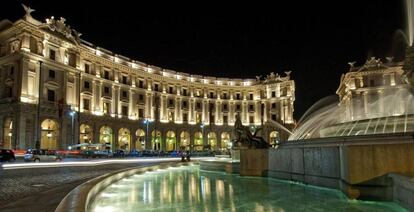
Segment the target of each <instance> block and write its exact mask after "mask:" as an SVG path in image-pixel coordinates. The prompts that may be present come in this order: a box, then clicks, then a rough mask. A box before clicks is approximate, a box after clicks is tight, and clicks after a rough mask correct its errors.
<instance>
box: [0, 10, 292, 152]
mask: <svg viewBox="0 0 414 212" xmlns="http://www.w3.org/2000/svg"><path fill="white" fill-rule="evenodd" d="M25 10H26V14H25V16H24V17H23V18H22V19H19V20H17V21H15V22H10V21H9V20H3V21H1V22H0V48H1V51H0V73H1V77H0V101H1V104H0V122H1V124H2V126H3V127H2V129H1V130H2V132H1V135H2V138H1V139H2V142H1V144H0V147H5V148H13V149H27V148H30V147H34V146H35V144H36V142H37V141H40V142H39V143H40V147H41V148H46V149H66V148H67V147H68V146H70V145H73V144H79V143H95V144H97V143H102V144H106V145H107V146H108V147H109V148H110V149H113V150H115V149H125V150H127V151H129V150H132V149H138V150H142V149H155V150H166V151H172V150H178V149H191V150H202V149H214V150H220V149H224V148H226V147H227V146H228V144H229V143H230V141H231V138H232V137H233V135H232V134H233V132H232V125H233V124H234V121H235V115H236V114H240V116H241V119H242V122H243V124H244V125H250V126H252V129H253V128H257V127H260V126H262V124H263V132H262V133H263V135H265V136H264V137H265V139H266V140H268V141H270V142H275V141H276V140H280V139H284V138H286V137H287V135H286V134H284V133H283V132H280V131H279V130H278V129H277V128H276V127H274V126H273V125H271V124H269V123H268V120H269V119H273V120H275V121H277V122H279V123H281V124H284V125H285V126H287V127H288V128H292V127H293V125H294V120H293V103H294V100H295V84H294V81H293V80H291V79H290V72H286V75H285V76H283V77H282V76H280V75H278V74H274V73H271V74H270V75H268V76H267V77H265V78H261V77H257V79H228V78H215V77H207V76H199V75H190V74H187V73H181V72H176V71H172V70H167V69H162V68H159V67H156V66H151V65H147V64H145V63H142V62H138V61H135V60H131V59H129V58H127V57H124V56H121V55H117V54H114V53H112V52H110V51H108V50H106V49H103V48H100V47H96V46H94V45H93V44H91V43H89V42H87V41H84V40H81V39H80V38H79V36H80V33H78V32H76V31H75V30H73V29H71V28H70V27H69V26H68V25H66V23H65V19H64V18H59V19H55V18H54V17H51V18H48V19H46V22H41V21H38V20H36V19H34V18H33V17H32V16H31V14H30V13H31V10H30V8H25Z"/></svg>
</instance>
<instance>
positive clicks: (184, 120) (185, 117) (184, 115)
mask: <svg viewBox="0 0 414 212" xmlns="http://www.w3.org/2000/svg"><path fill="white" fill-rule="evenodd" d="M183 122H188V114H187V113H184V114H183Z"/></svg>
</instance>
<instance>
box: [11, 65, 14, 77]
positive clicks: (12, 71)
mask: <svg viewBox="0 0 414 212" xmlns="http://www.w3.org/2000/svg"><path fill="white" fill-rule="evenodd" d="M13 74H14V66H12V67H10V75H13Z"/></svg>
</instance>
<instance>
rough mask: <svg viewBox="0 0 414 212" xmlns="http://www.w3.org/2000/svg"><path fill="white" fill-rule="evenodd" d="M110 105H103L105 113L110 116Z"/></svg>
mask: <svg viewBox="0 0 414 212" xmlns="http://www.w3.org/2000/svg"><path fill="white" fill-rule="evenodd" d="M110 108H111V107H110V104H109V102H104V103H103V113H104V114H106V115H108V114H109V109H110Z"/></svg>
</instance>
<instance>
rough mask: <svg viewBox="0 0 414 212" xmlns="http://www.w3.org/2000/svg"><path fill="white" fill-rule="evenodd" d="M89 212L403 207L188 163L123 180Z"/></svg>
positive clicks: (369, 209)
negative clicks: (200, 167) (227, 172)
mask: <svg viewBox="0 0 414 212" xmlns="http://www.w3.org/2000/svg"><path fill="white" fill-rule="evenodd" d="M90 211H96V212H98V211H99V212H105V211H194V212H195V211H204V212H208V211H214V212H215V211H405V210H404V209H403V208H401V207H399V206H398V205H397V204H395V203H379V202H366V201H355V200H348V199H347V198H346V197H345V196H344V195H343V194H342V193H341V192H339V191H337V190H332V189H324V188H319V187H313V186H305V185H299V184H295V183H289V182H283V181H279V180H275V179H268V178H257V177H240V176H238V175H229V174H225V173H221V172H207V171H200V170H199V167H198V166H196V165H194V166H186V167H176V168H168V169H163V170H157V171H150V172H146V173H144V174H139V175H133V176H131V177H128V178H125V179H122V180H120V181H118V182H116V183H114V184H112V185H110V186H109V187H107V188H106V189H104V190H103V191H102V192H100V193H99V194H98V195H97V196H96V198H95V200H94V202H93V203H92V204H91V207H90Z"/></svg>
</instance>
